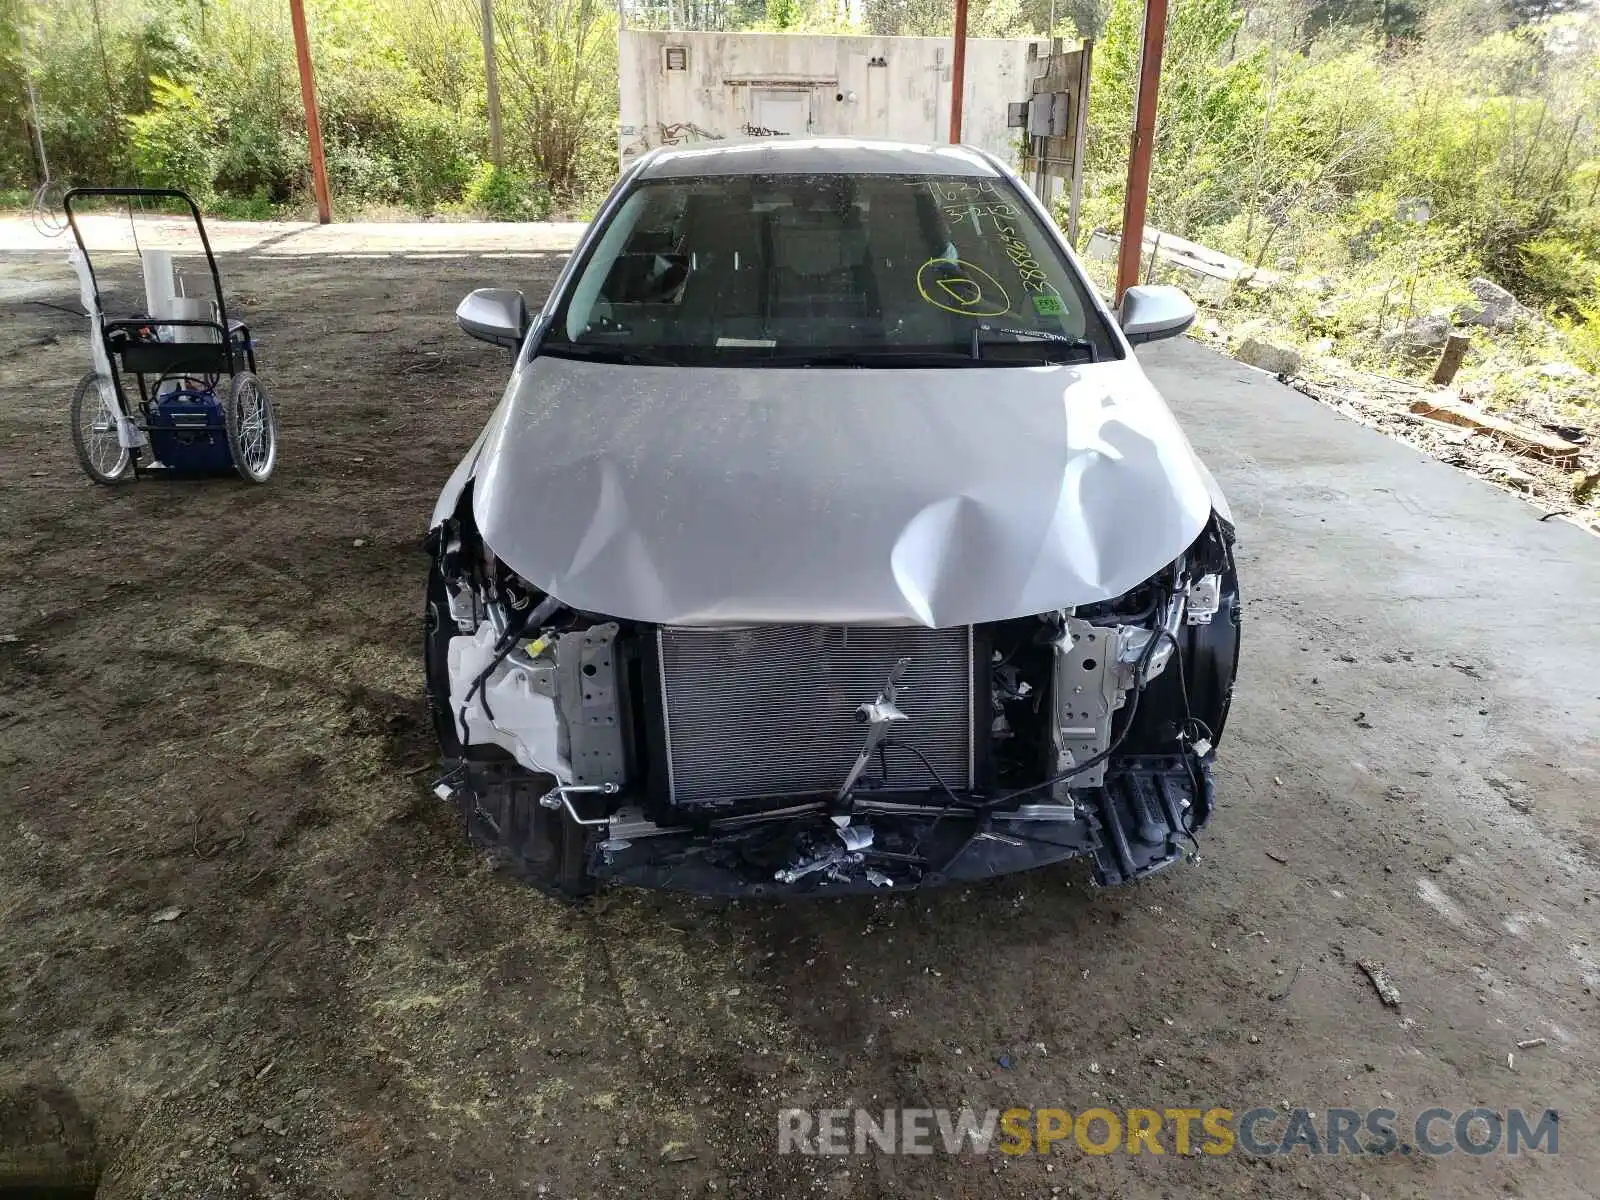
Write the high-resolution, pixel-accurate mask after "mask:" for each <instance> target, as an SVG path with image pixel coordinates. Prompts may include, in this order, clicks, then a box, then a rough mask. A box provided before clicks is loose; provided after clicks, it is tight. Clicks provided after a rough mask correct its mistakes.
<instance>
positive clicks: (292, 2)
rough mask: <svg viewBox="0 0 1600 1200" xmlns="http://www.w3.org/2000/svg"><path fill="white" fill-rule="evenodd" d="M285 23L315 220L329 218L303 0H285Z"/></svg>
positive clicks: (329, 202)
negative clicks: (295, 63) (290, 31)
mask: <svg viewBox="0 0 1600 1200" xmlns="http://www.w3.org/2000/svg"><path fill="white" fill-rule="evenodd" d="M289 23H290V24H292V25H293V26H294V53H295V58H296V59H298V60H299V64H300V100H301V102H302V103H303V104H304V105H305V109H306V143H307V145H308V146H309V147H310V149H311V190H312V191H314V192H315V193H316V196H317V220H318V221H320V222H322V224H324V225H326V224H327V223H328V222H329V221H331V220H333V201H332V198H331V197H330V196H329V195H328V162H327V159H326V158H324V157H323V153H322V120H321V118H320V117H318V116H317V80H316V77H315V76H314V75H313V74H312V73H311V40H310V38H309V37H307V35H306V10H305V2H304V0H289Z"/></svg>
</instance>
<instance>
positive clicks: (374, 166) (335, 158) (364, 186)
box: [327, 141, 400, 204]
mask: <svg viewBox="0 0 1600 1200" xmlns="http://www.w3.org/2000/svg"><path fill="white" fill-rule="evenodd" d="M327 160H328V187H329V188H330V189H332V191H333V194H334V195H335V196H337V197H340V198H341V199H343V200H346V201H350V202H353V203H355V204H392V203H394V202H395V201H397V200H399V199H400V172H399V171H398V170H397V169H396V168H395V162H394V159H392V158H390V157H389V156H388V155H387V154H385V153H384V152H383V151H381V150H375V149H372V148H370V147H367V146H363V145H362V144H361V143H359V142H331V141H330V142H329V143H328V144H327Z"/></svg>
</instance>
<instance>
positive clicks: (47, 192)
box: [17, 28, 67, 237]
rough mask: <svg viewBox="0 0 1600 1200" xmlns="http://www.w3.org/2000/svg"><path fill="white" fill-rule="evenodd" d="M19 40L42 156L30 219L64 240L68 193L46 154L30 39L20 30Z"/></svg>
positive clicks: (41, 230) (49, 234)
mask: <svg viewBox="0 0 1600 1200" xmlns="http://www.w3.org/2000/svg"><path fill="white" fill-rule="evenodd" d="M17 37H18V40H19V41H21V42H22V43H23V46H22V51H23V63H24V66H23V68H22V71H23V80H24V82H25V83H26V85H27V89H28V113H29V115H30V116H31V117H32V119H33V120H32V124H33V150H34V153H35V154H37V155H38V156H39V178H40V182H39V186H38V187H36V188H34V189H33V196H32V197H31V198H30V199H29V201H28V219H29V220H30V221H32V222H33V227H34V229H35V230H36V231H38V232H39V233H40V234H41V235H43V236H44V237H60V236H61V235H62V234H63V233H65V232H66V230H67V222H66V218H65V217H63V216H62V215H61V214H60V213H59V212H57V211H56V210H57V209H58V208H59V207H60V204H61V197H62V196H63V194H64V192H63V190H62V189H61V188H59V187H57V186H56V185H55V183H54V182H53V181H52V180H51V178H50V160H49V158H47V157H46V156H45V152H44V123H43V122H42V121H41V120H40V119H39V89H38V88H36V87H34V85H33V71H32V70H31V69H30V68H29V67H28V66H27V65H26V63H27V61H28V59H27V40H26V38H24V37H23V34H22V30H21V29H20V28H19V29H18V30H17Z"/></svg>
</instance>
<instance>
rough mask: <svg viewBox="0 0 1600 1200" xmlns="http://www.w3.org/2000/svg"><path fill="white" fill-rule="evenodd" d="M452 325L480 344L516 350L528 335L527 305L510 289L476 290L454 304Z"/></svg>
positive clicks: (518, 294) (519, 294)
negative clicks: (458, 326)
mask: <svg viewBox="0 0 1600 1200" xmlns="http://www.w3.org/2000/svg"><path fill="white" fill-rule="evenodd" d="M456 324H457V325H460V326H461V328H462V329H463V330H465V331H466V333H467V335H468V336H469V337H475V338H477V339H478V340H479V341H480V342H488V343H489V344H490V345H491V346H504V347H505V348H506V349H507V350H516V349H517V348H518V347H519V346H521V345H522V338H523V335H524V334H526V333H527V332H528V303H527V301H525V300H524V299H523V298H522V293H521V292H518V291H514V290H513V289H511V288H479V289H478V290H477V291H475V292H468V293H467V298H466V299H465V300H463V301H462V302H461V303H460V304H458V305H456Z"/></svg>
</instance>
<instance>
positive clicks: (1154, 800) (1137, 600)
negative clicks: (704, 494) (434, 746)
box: [425, 487, 1240, 896]
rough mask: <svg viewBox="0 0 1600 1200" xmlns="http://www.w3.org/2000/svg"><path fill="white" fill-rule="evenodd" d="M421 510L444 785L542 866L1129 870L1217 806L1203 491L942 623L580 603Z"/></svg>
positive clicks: (555, 884) (1218, 571)
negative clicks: (656, 613) (1142, 547)
mask: <svg viewBox="0 0 1600 1200" xmlns="http://www.w3.org/2000/svg"><path fill="white" fill-rule="evenodd" d="M470 491H471V489H470V487H469V488H468V489H467V493H466V494H465V495H464V496H463V497H462V498H461V501H460V503H458V505H457V507H456V509H455V513H454V515H453V516H452V517H450V518H449V519H447V520H445V521H443V522H442V523H441V524H439V525H438V526H436V527H435V529H434V530H433V532H432V534H431V535H430V549H431V551H432V553H433V555H434V567H433V571H432V574H431V576H430V583H429V593H428V601H427V614H426V635H425V636H426V653H427V676H428V695H429V704H430V708H431V710H432V713H433V717H434V722H435V725H436V728H437V731H438V735H439V738H440V741H441V744H442V746H443V748H444V754H445V774H444V776H443V778H442V779H441V780H440V783H439V785H438V788H437V790H438V792H439V794H440V795H441V796H443V797H445V798H448V799H449V800H450V801H451V802H452V803H453V804H454V805H455V806H456V807H457V808H458V809H459V811H460V812H461V814H462V816H463V817H464V818H465V819H466V821H467V823H468V827H469V830H470V832H471V835H472V837H473V839H474V841H475V842H476V843H478V844H479V845H481V846H483V847H484V848H486V849H488V850H490V851H491V852H492V853H494V854H495V855H496V856H497V857H498V858H499V859H500V860H502V861H503V862H504V863H505V864H506V865H508V866H510V867H512V868H513V869H515V870H517V871H518V872H520V873H521V874H523V875H525V876H526V877H528V878H529V880H530V881H532V882H534V883H536V884H538V885H539V886H541V887H544V888H546V889H548V890H552V891H555V892H559V893H561V894H565V895H569V896H571V895H579V894H582V893H584V892H586V891H588V890H590V889H592V888H593V887H594V886H595V885H596V884H597V883H601V882H613V883H624V884H634V885H639V886H646V887H661V888H671V889H681V890H687V891H693V892H697V893H703V894H717V895H750V896H754V895H772V894H802V893H815V894H840V893H845V892H852V891H875V890H878V889H895V888H901V889H904V888H915V887H922V886H931V885H935V884H940V883H947V882H956V881H964V880H974V879H980V878H985V877H987V876H991V875H997V874H1002V873H1006V872H1009V871H1015V870H1023V869H1027V868H1030V867H1034V866H1039V865H1042V864H1045V863H1049V862H1054V861H1058V860H1062V859H1066V858H1071V857H1076V856H1089V857H1091V858H1092V859H1093V864H1094V871H1095V876H1096V878H1097V880H1098V881H1099V882H1101V883H1104V884H1112V883H1121V882H1127V881H1130V880H1132V879H1135V878H1138V877H1140V876H1143V875H1146V874H1148V873H1150V872H1152V871H1155V870H1158V869H1160V868H1162V867H1164V866H1167V865H1169V864H1171V863H1172V862H1175V861H1176V860H1177V859H1178V858H1180V857H1182V856H1183V854H1184V852H1185V851H1186V850H1187V849H1190V848H1193V847H1195V846H1197V845H1198V843H1197V840H1196V837H1197V834H1198V833H1199V832H1200V830H1201V829H1202V828H1203V827H1204V826H1205V824H1206V822H1207V820H1208V819H1209V817H1210V815H1211V811H1212V808H1213V804H1214V800H1213V791H1212V786H1211V761H1212V757H1213V754H1214V751H1215V746H1216V743H1217V739H1218V738H1219V736H1220V735H1221V733H1222V728H1223V725H1224V723H1225V721H1226V718H1227V712H1228V706H1229V701H1230V699H1231V695H1232V689H1233V678H1234V673H1235V669H1236V665H1237V660H1238V647H1239V607H1240V606H1239V594H1238V583H1237V578H1236V573H1235V570H1234V566H1233V557H1232V541H1233V532H1232V529H1231V527H1230V526H1229V525H1228V524H1227V523H1226V521H1225V520H1223V518H1221V517H1220V516H1213V517H1212V519H1211V521H1210V522H1209V523H1208V524H1207V525H1206V527H1205V528H1204V530H1203V531H1202V533H1201V534H1200V536H1199V538H1198V539H1196V540H1195V542H1194V543H1193V544H1192V545H1191V546H1190V547H1189V548H1188V549H1187V550H1186V551H1185V552H1184V553H1183V554H1182V555H1180V556H1179V557H1178V558H1177V559H1176V560H1175V561H1174V562H1172V563H1171V564H1170V565H1168V566H1167V567H1165V568H1163V569H1162V570H1161V571H1158V572H1157V573H1156V574H1155V575H1154V576H1152V577H1151V578H1150V579H1148V580H1147V581H1145V582H1144V583H1142V584H1140V585H1139V586H1137V587H1135V588H1133V589H1132V590H1131V591H1129V592H1127V593H1125V594H1123V595H1121V596H1118V597H1116V598H1114V599H1111V600H1105V601H1101V602H1098V603H1095V604H1091V605H1083V606H1079V607H1076V608H1069V609H1058V610H1054V611H1048V612H1042V613H1039V614H1037V615H1034V616H1029V617H1021V618H1014V619H1008V620H1002V621H995V622H989V623H982V624H973V625H962V626H956V627H952V628H927V627H924V626H917V625H864V626H856V625H828V624H738V625H703V626H701V625H695V626H672V625H658V624H652V623H647V622H641V621H630V620H618V619H612V618H611V617H608V616H607V615H605V614H595V613H584V612H578V611H574V610H572V609H570V608H567V607H565V606H564V605H562V604H561V603H560V602H559V601H558V600H557V599H556V598H555V597H553V596H549V595H546V594H544V593H543V592H541V591H540V590H539V589H537V588H535V587H533V586H531V585H529V584H528V583H526V582H525V581H524V580H523V579H521V578H520V577H519V576H518V575H517V574H516V573H515V572H513V571H512V570H511V569H510V568H509V567H507V566H506V565H505V564H504V563H502V562H499V561H498V560H497V559H496V558H495V556H494V554H493V553H492V551H490V550H489V549H488V548H487V546H486V545H485V544H484V543H483V541H482V539H481V538H480V536H479V534H478V532H477V529H476V526H475V524H474V520H473V510H472V505H471V498H470Z"/></svg>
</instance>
